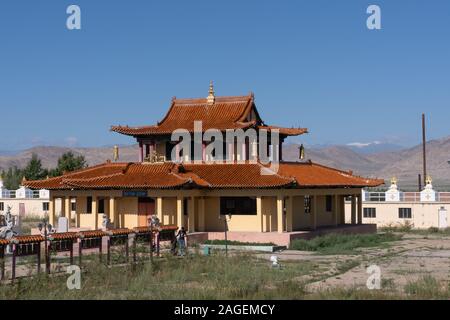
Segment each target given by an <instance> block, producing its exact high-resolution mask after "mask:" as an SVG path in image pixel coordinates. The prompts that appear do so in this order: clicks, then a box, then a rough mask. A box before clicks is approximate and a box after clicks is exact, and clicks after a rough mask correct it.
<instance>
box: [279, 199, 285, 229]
mask: <svg viewBox="0 0 450 320" xmlns="http://www.w3.org/2000/svg"><path fill="white" fill-rule="evenodd" d="M277 228H278V233H283V231H284V226H283V196H277Z"/></svg>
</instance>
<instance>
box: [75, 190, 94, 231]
mask: <svg viewBox="0 0 450 320" xmlns="http://www.w3.org/2000/svg"><path fill="white" fill-rule="evenodd" d="M86 208H87V197H77V217H78V219H77V220H78V221H79V223H78V224H77V226H78V227H81V228H88V229H92V230H94V229H96V224H95V221H96V220H95V214H94V213H86Z"/></svg>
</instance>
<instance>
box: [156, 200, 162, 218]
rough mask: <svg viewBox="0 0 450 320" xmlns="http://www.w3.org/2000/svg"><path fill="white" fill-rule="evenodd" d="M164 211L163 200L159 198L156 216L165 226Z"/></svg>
mask: <svg viewBox="0 0 450 320" xmlns="http://www.w3.org/2000/svg"><path fill="white" fill-rule="evenodd" d="M162 209H163V198H162V197H158V198H156V216H157V217H158V219H159V221H160V222H161V224H164V221H163V210H162Z"/></svg>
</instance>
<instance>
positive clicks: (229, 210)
mask: <svg viewBox="0 0 450 320" xmlns="http://www.w3.org/2000/svg"><path fill="white" fill-rule="evenodd" d="M220 214H221V215H227V214H231V215H256V198H253V197H220Z"/></svg>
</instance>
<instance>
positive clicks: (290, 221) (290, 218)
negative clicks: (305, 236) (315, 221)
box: [286, 196, 294, 232]
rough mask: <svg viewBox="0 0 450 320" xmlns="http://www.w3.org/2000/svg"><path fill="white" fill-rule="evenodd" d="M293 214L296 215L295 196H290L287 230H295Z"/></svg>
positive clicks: (288, 200)
mask: <svg viewBox="0 0 450 320" xmlns="http://www.w3.org/2000/svg"><path fill="white" fill-rule="evenodd" d="M293 215H294V197H293V196H289V197H288V198H287V199H286V232H292V231H293V229H294V228H293Z"/></svg>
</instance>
